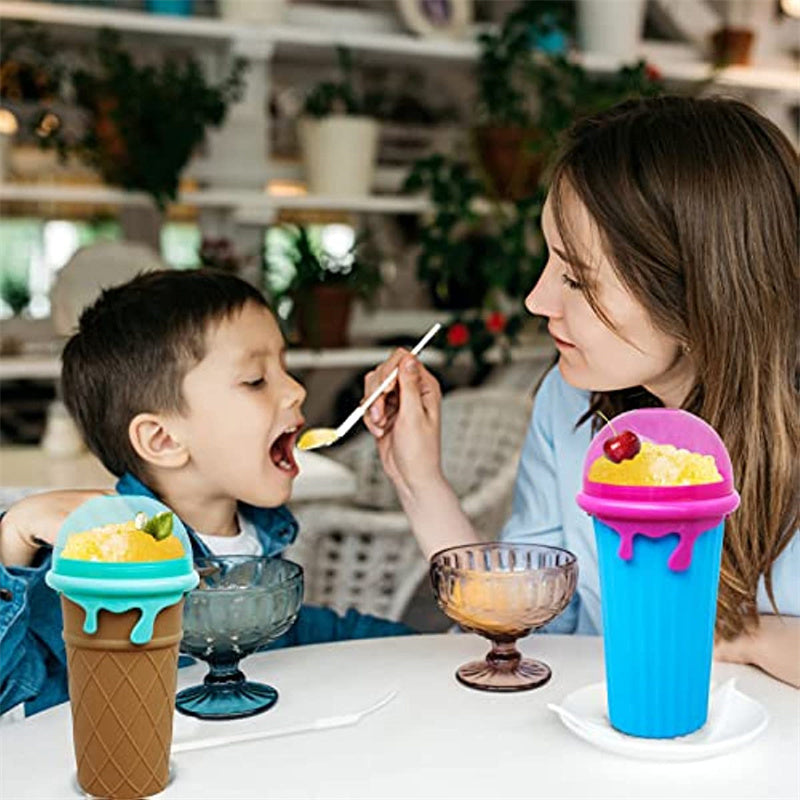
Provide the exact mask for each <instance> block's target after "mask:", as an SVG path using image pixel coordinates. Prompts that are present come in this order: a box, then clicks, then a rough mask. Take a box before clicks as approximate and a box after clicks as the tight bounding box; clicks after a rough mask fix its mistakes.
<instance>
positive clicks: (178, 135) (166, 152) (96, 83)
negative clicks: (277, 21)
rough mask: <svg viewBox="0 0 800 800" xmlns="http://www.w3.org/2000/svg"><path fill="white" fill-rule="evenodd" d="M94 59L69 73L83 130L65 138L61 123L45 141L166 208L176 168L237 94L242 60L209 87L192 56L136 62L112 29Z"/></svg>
mask: <svg viewBox="0 0 800 800" xmlns="http://www.w3.org/2000/svg"><path fill="white" fill-rule="evenodd" d="M97 62H98V63H97V66H96V68H94V69H91V70H90V69H77V70H75V71H73V72H72V75H71V79H72V85H73V88H74V93H75V100H76V103H77V105H78V106H79V107H80V108H81V109H83V111H84V112H85V113H86V117H87V124H86V126H85V129H84V131H83V132H82V134H81V135H79V136H77V137H76V138H75V139H74V140H72V141H64V139H63V135H64V134H63V132H62V131H61V129H60V128H59V129H58V130H57V131H55V133H54V135H53V136H51V137H48V136H45V137H42V141H43V143H45V144H51V145H59V146H60V147H61V149H62V151H66V152H69V151H73V152H75V153H76V154H77V155H78V156H79V157H80V158H82V159H83V160H84V161H85V162H87V163H88V164H90V165H91V166H93V167H96V168H97V169H99V171H100V173H101V174H102V176H103V178H104V179H105V180H106V181H107V182H108V183H110V184H113V185H116V186H121V187H123V188H124V189H129V190H132V191H143V192H146V193H147V194H149V195H150V196H151V197H152V198H153V199H154V201H155V202H156V205H157V206H158V207H159V208H160V209H163V208H164V207H165V206H166V205H167V203H168V202H169V201H174V200H175V199H176V197H177V194H178V183H179V180H180V175H181V172H182V170H183V169H184V167H185V166H186V164H187V163H188V162H189V159H190V158H191V157H192V154H193V153H194V152H195V150H196V149H197V147H198V146H199V145H200V144H201V143H202V142H203V139H204V138H205V135H206V129H207V128H208V127H219V126H220V125H221V124H222V122H223V121H224V119H225V115H226V113H227V110H228V106H229V105H230V104H231V103H233V102H236V101H237V100H238V99H239V98H240V97H241V94H242V91H243V88H244V81H243V75H244V71H245V68H246V62H245V61H244V60H243V59H237V60H236V61H235V62H234V64H233V66H232V67H231V70H230V72H229V73H228V76H227V77H226V78H225V79H224V80H223V81H222V82H221V83H219V84H218V85H211V84H209V83H207V82H206V79H205V76H204V74H203V70H202V68H201V67H200V64H199V63H198V62H197V61H196V60H195V59H194V58H192V57H187V58H184V59H181V60H180V61H178V60H176V59H173V58H168V59H167V60H165V61H164V62H163V63H162V64H160V65H158V66H152V65H142V66H140V65H138V64H136V63H135V62H134V59H133V57H132V56H131V54H130V53H129V52H128V51H127V50H125V49H124V48H123V47H122V46H121V44H120V38H119V35H118V34H117V33H115V32H113V31H110V30H102V31H101V32H100V33H99V35H98V45H97Z"/></svg>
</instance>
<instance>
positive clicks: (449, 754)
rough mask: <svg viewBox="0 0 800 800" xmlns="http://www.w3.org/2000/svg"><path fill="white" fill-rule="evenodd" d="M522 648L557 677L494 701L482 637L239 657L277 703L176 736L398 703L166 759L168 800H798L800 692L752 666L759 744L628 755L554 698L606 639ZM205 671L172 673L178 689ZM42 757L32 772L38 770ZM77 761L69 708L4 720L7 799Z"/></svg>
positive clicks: (718, 676) (183, 726) (750, 688)
mask: <svg viewBox="0 0 800 800" xmlns="http://www.w3.org/2000/svg"><path fill="white" fill-rule="evenodd" d="M520 649H522V650H523V652H525V653H526V654H528V655H533V656H536V657H539V658H542V659H543V660H545V661H546V662H547V663H549V664H550V666H551V667H552V669H553V678H552V680H551V681H550V682H549V683H548V684H547V685H545V686H543V687H541V688H540V689H537V690H534V691H529V692H521V693H517V694H504V695H498V694H488V693H484V692H478V691H474V690H471V689H467V688H465V687H463V686H461V685H460V684H459V683H457V682H456V680H455V678H454V677H453V673H454V671H455V669H456V667H458V666H459V665H460V664H461V663H462V662H464V661H466V660H469V659H472V658H476V657H481V656H483V655H484V654H485V652H486V650H487V646H486V643H485V642H484V641H483V640H481V639H480V638H479V637H477V636H474V635H456V634H441V635H427V636H411V637H399V638H393V639H373V640H368V641H364V640H362V641H350V642H338V643H335V644H327V645H314V646H306V647H297V648H289V649H285V650H277V651H274V652H270V653H263V654H258V655H255V656H251V657H250V658H247V659H245V661H244V662H242V666H243V669H244V672H245V673H246V674H247V676H248V677H249V678H250V679H253V680H262V681H266V682H269V683H270V684H272V685H273V686H275V687H276V688H277V689H278V690H279V692H280V699H279V701H278V704H277V705H276V706H275V707H274V708H273V709H271V710H270V711H267V712H266V713H264V714H261V715H259V716H255V717H251V718H250V719H247V720H240V721H235V722H201V721H199V720H195V719H192V718H189V717H183V716H181V715H180V714H177V715H176V718H175V743H178V742H186V741H192V740H196V739H200V738H203V737H211V736H214V737H216V736H220V735H235V734H241V733H250V732H255V731H267V730H270V729H284V728H287V727H291V726H294V725H302V724H307V723H311V722H313V721H314V720H316V719H318V718H321V717H330V716H334V715H342V714H350V713H353V712H357V711H361V710H363V709H365V708H367V707H368V706H370V705H372V704H373V703H374V702H376V701H378V700H379V699H381V698H382V697H384V696H385V695H386V694H387V693H389V692H391V691H397V696H396V697H395V699H394V700H392V701H391V702H390V703H389V704H388V705H386V706H385V707H383V708H382V709H380V710H379V711H377V712H375V713H374V714H373V715H370V716H367V717H365V718H364V719H362V720H361V721H360V722H358V724H356V725H354V726H352V727H342V728H337V729H332V730H322V731H314V732H308V733H300V734H295V735H291V736H283V737H280V738H272V739H265V740H261V741H250V742H245V743H239V744H232V745H228V746H225V747H217V748H214V749H206V750H199V751H194V752H182V753H175V754H173V765H174V780H173V782H172V783H171V784H170V785H169V786H168V787H167V789H166V790H165V791H164V792H163V794H161V795H159V798H162V797H163V798H165V800H166V799H167V798H170V799H171V798H186V799H187V800H188V798H192V800H197V799H198V798H214V800H218V799H219V798H256V797H275V798H304V799H307V798H370V800H376V799H377V798H436V799H437V800H438V799H439V798H457V799H458V800H465V799H466V798H481V800H485V799H486V798H500V797H502V798H513V797H519V798H522V797H525V798H531V797H537V798H552V797H558V798H588V797H591V798H615V799H616V798H628V797H630V798H642V797H647V798H676V797H685V798H725V799H726V800H732V799H733V798H759V799H760V800H761V799H763V798H787V800H788V798H792V800H796V798H797V797H798V796H800V724H799V723H800V693H798V692H797V691H796V690H795V689H792V688H791V687H789V686H787V685H785V684H782V683H780V682H779V681H776V680H773V679H772V678H770V677H768V676H767V675H765V674H764V673H762V672H760V671H758V670H756V669H754V668H752V667H744V666H737V665H730V664H715V665H714V674H713V678H712V679H713V680H715V681H717V682H719V681H724V680H727V679H728V678H730V677H733V676H735V677H736V679H737V687H738V688H739V689H741V691H743V692H745V693H746V694H748V695H750V696H751V697H753V698H755V699H757V700H758V701H759V702H761V703H762V704H763V705H764V706H765V707H766V709H767V711H768V713H769V716H770V721H769V725H768V726H767V729H766V730H765V731H764V732H763V733H762V734H761V735H760V736H759V737H758V738H757V739H756V740H754V741H753V742H751V743H750V744H748V745H746V746H744V747H742V748H741V749H739V750H736V751H733V752H731V753H728V754H725V755H721V756H718V757H717V758H714V759H711V760H706V761H693V762H684V763H659V762H650V761H638V760H630V759H627V758H624V757H622V756H618V755H613V754H610V753H606V752H603V751H601V750H598V749H596V748H595V747H593V746H592V745H590V744H588V743H586V742H584V741H582V740H580V739H578V738H577V737H576V736H574V735H573V734H572V733H571V732H570V731H569V730H567V729H566V728H565V727H564V726H563V725H562V723H561V722H560V720H559V719H558V717H557V716H556V715H555V714H554V713H553V712H552V711H550V710H548V708H547V703H552V702H555V703H558V702H560V701H561V700H562V699H563V698H564V696H565V695H567V694H568V693H570V692H572V691H573V690H575V689H577V688H580V687H582V686H585V685H587V684H590V683H595V682H597V681H600V680H602V679H603V662H602V639H600V638H598V637H579V636H533V637H529V638H528V639H526V640H525V641H523V642H522V643H521V648H520ZM204 674H205V667H204V665H200V664H197V665H194V666H192V667H189V668H186V669H182V670H180V671H179V677H178V684H179V687H185V686H188V685H192V684H193V683H196V682H198V681H199V680H201V679H202V676H203V675H204ZM37 765H38V766H37ZM74 772H75V764H74V758H73V753H72V736H71V723H70V714H69V707H68V705H67V704H65V705H62V706H59V707H57V708H54V709H50V710H48V711H46V712H43V713H42V714H38V715H36V716H34V717H32V718H30V719H27V720H24V721H20V722H17V723H12V724H9V725H5V726H0V797H3V798H4V799H5V800H15V799H16V798H47V800H53V799H54V798H69V797H75V796H77V794H76V790H75V788H74V784H73V776H74Z"/></svg>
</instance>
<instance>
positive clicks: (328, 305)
mask: <svg viewBox="0 0 800 800" xmlns="http://www.w3.org/2000/svg"><path fill="white" fill-rule="evenodd" d="M295 302H296V304H297V312H296V319H297V328H298V331H299V333H300V339H301V344H302V345H303V346H305V347H311V348H314V349H318V348H320V347H346V346H347V331H348V327H349V324H350V311H351V308H352V305H353V292H352V291H351V290H350V289H347V288H346V287H344V286H315V287H314V288H313V289H312V290H311V292H310V293H308V294H304V295H303V296H302V297H298V298H297V299H296V301H295Z"/></svg>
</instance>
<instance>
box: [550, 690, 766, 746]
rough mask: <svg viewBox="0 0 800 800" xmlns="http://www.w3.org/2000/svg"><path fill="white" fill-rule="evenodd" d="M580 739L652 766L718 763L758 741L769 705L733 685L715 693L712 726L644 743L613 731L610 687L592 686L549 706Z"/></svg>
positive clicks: (712, 699)
mask: <svg viewBox="0 0 800 800" xmlns="http://www.w3.org/2000/svg"><path fill="white" fill-rule="evenodd" d="M548 708H550V709H551V710H553V711H555V712H556V713H557V714H558V715H559V717H560V718H561V721H562V722H563V723H564V725H565V726H566V727H567V728H569V730H571V731H572V732H573V733H574V734H575V735H576V736H579V737H580V738H581V739H583V740H585V741H587V742H589V743H590V744H593V745H595V746H596V747H599V748H600V749H602V750H608V751H609V752H611V753H617V754H619V755H623V756H628V757H629V758H640V759H646V760H651V761H695V760H699V759H704V758H713V757H715V756H718V755H722V754H723V753H728V752H730V751H731V750H735V749H736V748H738V747H741V746H742V745H744V744H747V742H750V741H752V740H753V739H755V738H756V736H758V735H759V734H760V733H761V732H762V731H763V730H764V729H765V728H766V727H767V723H768V722H769V715H768V714H767V711H766V709H765V708H764V706H762V705H761V703H759V702H758V701H756V700H753V698H751V697H748V696H747V695H746V694H742V692H740V691H739V690H738V689H737V688H736V687H735V685H734V682H733V680H730V681H728V682H727V683H725V684H723V685H722V686H720V687H719V688H717V689H716V690H715V691H713V692H712V693H711V697H710V702H709V709H708V721H707V722H706V724H705V725H704V726H703V727H702V728H701V729H700V730H699V731H695V732H694V733H690V734H689V735H688V736H679V737H676V738H674V739H642V738H639V737H636V736H628V735H626V734H624V733H620V732H619V731H618V730H616V729H614V728H612V727H611V723H610V722H609V721H608V705H607V703H606V685H605V683H593V684H591V685H590V686H584V687H583V688H582V689H578V690H576V691H574V692H572V693H571V694H569V695H567V696H566V697H565V698H564V700H563V701H562V702H561V705H560V706H557V705H554V704H552V703H551V704H549V705H548Z"/></svg>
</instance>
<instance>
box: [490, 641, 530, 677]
mask: <svg viewBox="0 0 800 800" xmlns="http://www.w3.org/2000/svg"><path fill="white" fill-rule="evenodd" d="M521 659H522V654H521V653H520V652H519V650H517V648H516V642H497V641H495V640H494V639H492V650H491V652H490V653H489V655H488V656H486V660H487V661H488V662H489V664H490V665H491V666H492V667H493V668H494V669H496V670H499V671H500V672H514V670H515V669H516V668H517V667H518V666H519V662H520V660H521Z"/></svg>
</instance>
